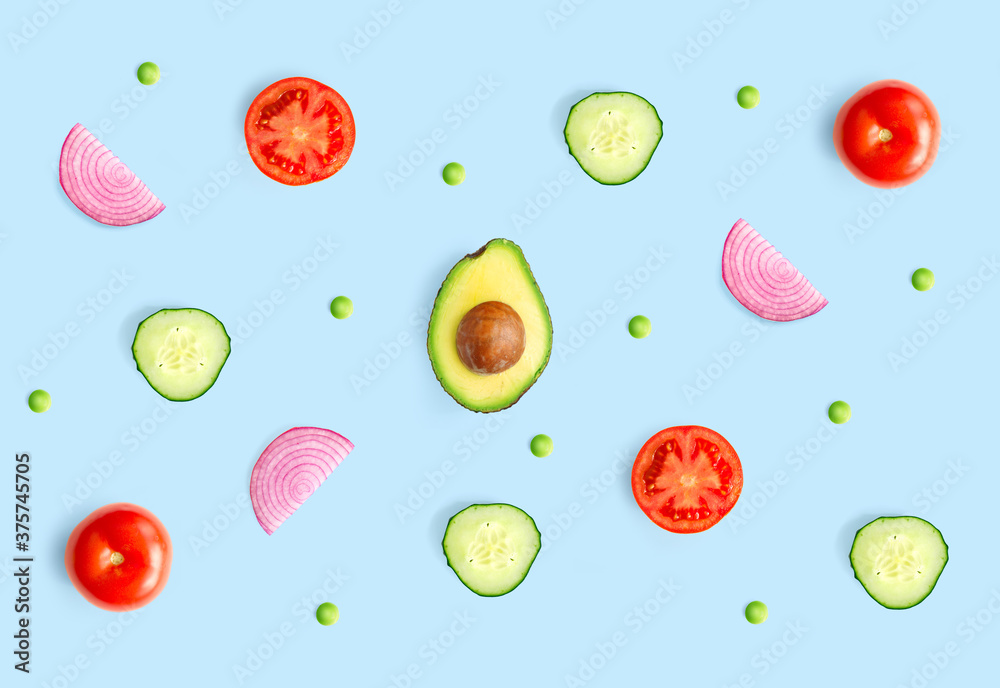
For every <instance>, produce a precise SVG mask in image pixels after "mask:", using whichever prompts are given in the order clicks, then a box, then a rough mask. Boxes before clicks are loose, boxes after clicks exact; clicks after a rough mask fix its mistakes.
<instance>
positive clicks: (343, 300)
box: [330, 296, 354, 320]
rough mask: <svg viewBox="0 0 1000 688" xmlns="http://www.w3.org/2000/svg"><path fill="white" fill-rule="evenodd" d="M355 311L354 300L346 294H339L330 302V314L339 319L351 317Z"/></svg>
mask: <svg viewBox="0 0 1000 688" xmlns="http://www.w3.org/2000/svg"><path fill="white" fill-rule="evenodd" d="M352 313H354V302H353V301H351V300H350V299H349V298H347V297H346V296H338V297H337V298H335V299H334V300H333V301H331V302H330V314H331V315H332V316H333V317H335V318H336V319H337V320H343V319H344V318H350V317H351V314H352Z"/></svg>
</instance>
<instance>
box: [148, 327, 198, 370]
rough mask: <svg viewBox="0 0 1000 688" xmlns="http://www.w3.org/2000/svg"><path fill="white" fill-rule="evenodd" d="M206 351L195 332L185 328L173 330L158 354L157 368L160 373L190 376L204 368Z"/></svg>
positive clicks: (168, 334)
mask: <svg viewBox="0 0 1000 688" xmlns="http://www.w3.org/2000/svg"><path fill="white" fill-rule="evenodd" d="M205 362H206V356H205V350H204V348H203V347H202V346H201V344H200V343H199V342H198V338H197V337H196V336H195V334H194V332H192V331H191V330H189V329H188V328H186V327H184V326H177V327H173V328H171V330H170V331H169V332H168V333H167V336H166V338H164V340H163V344H162V345H161V346H160V349H159V350H158V351H157V352H156V366H157V368H159V369H160V372H163V373H168V374H173V375H178V374H179V375H190V374H192V373H195V372H197V371H198V370H200V369H201V368H202V367H204V365H205Z"/></svg>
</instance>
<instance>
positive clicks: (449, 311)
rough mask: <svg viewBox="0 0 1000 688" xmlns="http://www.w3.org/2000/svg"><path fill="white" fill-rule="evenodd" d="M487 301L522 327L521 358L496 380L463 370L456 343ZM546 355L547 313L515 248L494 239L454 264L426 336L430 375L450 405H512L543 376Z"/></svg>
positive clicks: (487, 409) (474, 408)
mask: <svg viewBox="0 0 1000 688" xmlns="http://www.w3.org/2000/svg"><path fill="white" fill-rule="evenodd" d="M486 301H500V302H502V303H505V304H507V305H508V306H510V307H511V308H513V309H514V310H515V311H517V314H518V315H519V316H520V317H521V321H522V322H523V323H524V334H525V345H524V353H523V354H522V355H521V358H520V359H519V360H518V362H517V363H515V364H514V365H513V366H512V367H510V368H508V369H507V370H505V371H503V372H502V373H497V374H495V375H478V374H476V373H474V372H472V371H471V370H469V369H468V368H466V367H465V364H464V363H462V360H461V359H460V358H459V356H458V347H457V346H456V344H455V338H456V336H457V334H458V325H459V323H460V322H461V321H462V318H463V317H465V314H466V313H468V312H469V310H470V309H472V308H474V307H475V306H478V305H479V304H481V303H484V302H486ZM551 352H552V320H551V318H550V317H549V309H548V307H547V306H546V305H545V299H544V297H543V296H542V292H541V291H539V289H538V285H537V284H536V283H535V277H534V275H532V274H531V268H530V267H529V266H528V262H527V261H526V260H525V259H524V254H523V253H521V249H520V247H518V245H517V244H515V243H514V242H512V241H508V240H507V239H494V240H493V241H491V242H489V243H488V244H486V245H485V246H483V247H482V248H481V249H479V250H478V251H476V252H475V253H471V254H469V255H467V256H466V257H465V258H463V259H462V260H460V261H458V263H457V264H456V265H455V267H453V268H452V269H451V271H450V272H449V273H448V276H447V277H446V278H445V280H444V283H443V284H442V285H441V289H440V290H439V291H438V295H437V298H436V299H435V300H434V310H433V311H432V312H431V321H430V326H429V327H428V331H427V353H428V355H429V356H430V359H431V365H432V366H433V368H434V374H435V375H436V376H437V379H438V381H439V382H440V383H441V386H442V387H444V390H445V391H446V392H448V394H450V395H451V396H452V397H453V398H454V399H455V401H457V402H458V403H459V404H461V405H462V406H464V407H465V408H467V409H469V410H471V411H479V412H482V413H489V412H491V411H500V410H502V409H505V408H507V407H509V406H511V405H513V404H514V403H515V402H516V401H517V400H518V399H520V398H521V395H523V394H524V393H525V392H526V391H528V388H529V387H531V385H533V384H534V383H535V380H537V379H538V376H539V375H541V374H542V371H543V370H544V369H545V365H546V364H547V363H548V361H549V354H550V353H551Z"/></svg>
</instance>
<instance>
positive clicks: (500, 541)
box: [465, 521, 517, 570]
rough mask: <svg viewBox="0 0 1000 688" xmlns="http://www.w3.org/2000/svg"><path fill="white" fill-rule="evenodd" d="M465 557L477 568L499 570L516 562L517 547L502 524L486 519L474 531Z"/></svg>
mask: <svg viewBox="0 0 1000 688" xmlns="http://www.w3.org/2000/svg"><path fill="white" fill-rule="evenodd" d="M465 558H466V559H467V560H468V561H469V563H470V564H472V565H473V566H475V567H477V568H491V569H494V570H500V569H505V568H507V567H508V566H513V565H514V564H515V563H517V548H516V547H515V546H514V541H513V539H512V538H511V537H510V536H509V535H508V534H507V530H506V529H505V528H504V527H503V526H501V525H500V524H498V523H495V522H491V521H487V522H485V523H483V525H482V526H480V527H479V530H478V531H476V536H475V537H474V538H473V539H472V541H471V542H470V543H469V549H468V551H467V552H466V554H465Z"/></svg>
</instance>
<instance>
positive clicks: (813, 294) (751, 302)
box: [722, 219, 828, 322]
mask: <svg viewBox="0 0 1000 688" xmlns="http://www.w3.org/2000/svg"><path fill="white" fill-rule="evenodd" d="M722 280H723V281H724V282H725V283H726V286H727V287H729V291H731V292H732V293H733V296H735V297H736V300H737V301H739V302H740V303H741V304H743V305H744V306H745V307H746V308H747V310H749V311H750V312H752V313H756V314H757V315H759V316H760V317H762V318H766V319H767V320H775V321H778V322H787V321H789V320H798V319H800V318H805V317H808V316H810V315H813V314H814V313H817V312H819V311H820V310H822V308H823V307H824V306H826V304H827V303H828V301H827V300H826V299H825V298H823V295H822V294H820V293H819V292H818V291H816V288H815V287H814V286H813V285H812V284H810V282H809V280H807V279H806V278H805V275H803V274H802V273H801V272H799V271H798V270H796V269H795V267H794V266H793V265H792V264H791V263H789V262H788V259H787V258H785V257H784V256H783V255H781V252H780V251H778V249H776V248H774V246H772V245H771V244H769V243H768V242H767V240H766V239H764V237H762V236H761V235H760V234H758V233H757V230H755V229H754V228H753V227H751V226H750V224H749V223H748V222H747V221H746V220H743V219H740V220H739V221H737V223H736V224H735V225H733V228H732V229H731V230H730V231H729V236H727V237H726V243H725V244H724V245H723V247H722Z"/></svg>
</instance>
